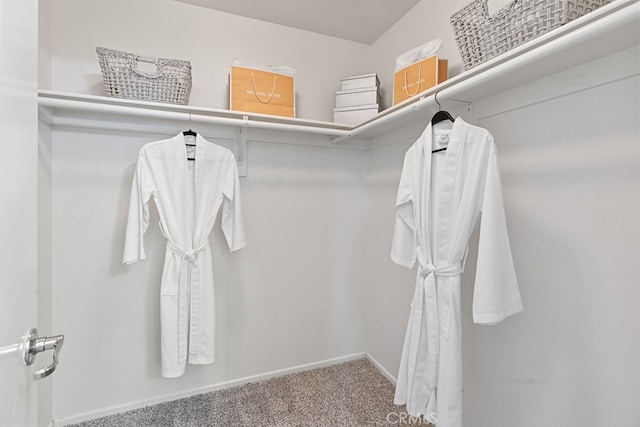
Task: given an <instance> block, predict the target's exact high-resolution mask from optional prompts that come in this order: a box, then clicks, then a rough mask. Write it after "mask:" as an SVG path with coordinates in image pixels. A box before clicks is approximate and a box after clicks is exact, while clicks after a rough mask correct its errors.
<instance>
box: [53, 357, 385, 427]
mask: <svg viewBox="0 0 640 427" xmlns="http://www.w3.org/2000/svg"><path fill="white" fill-rule="evenodd" d="M364 358H369V356H368V355H367V354H366V353H364V352H362V353H354V354H349V355H346V356H340V357H335V358H333V359H326V360H320V361H318V362H312V363H307V364H304V365H297V366H292V367H290V368H285V369H278V370H275V371H270V372H265V373H262V374H257V375H251V376H248V377H243V378H238V379H235V380H231V381H224V382H221V383H217V384H213V385H210V386H206V387H200V388H195V389H192V390H187V391H183V392H180V393H174V394H167V395H164V396H158V397H156V398H153V399H148V400H138V401H135V402H130V403H127V404H124V405H117V406H112V407H109V408H105V409H101V410H98V411H91V412H84V413H81V414H77V415H73V416H70V417H64V418H61V419H58V420H53V421H52V423H51V424H50V427H60V426H67V425H70V424H76V423H81V422H84V421H89V420H93V419H96V418H101V417H106V416H109V415H114V414H119V413H122V412H126V411H131V410H134V409H140V408H144V407H145V406H150V405H157V404H159V403H164V402H169V401H172V400H177V399H184V398H186V397H191V396H195V395H198V394H203V393H209V392H212V391H216V390H222V389H225V388H231V387H238V386H241V385H244V384H248V383H254V382H259V381H265V380H268V379H271V378H278V377H284V376H286V375H290V374H295V373H298V372H305V371H310V370H312V369H318V368H324V367H327V366H333V365H337V364H340V363H344V362H349V361H352V360H358V359H364ZM373 363H374V364H376V363H377V362H373ZM376 367H377V366H376ZM378 369H381V368H378ZM382 369H384V368H382ZM381 372H382V371H381ZM383 373H384V372H383Z"/></svg>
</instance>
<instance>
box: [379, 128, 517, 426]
mask: <svg viewBox="0 0 640 427" xmlns="http://www.w3.org/2000/svg"><path fill="white" fill-rule="evenodd" d="M443 127H444V128H445V129H441V128H443ZM435 128H436V129H438V130H436V131H434V127H432V125H431V124H429V125H428V126H427V128H426V129H425V131H424V132H423V134H422V135H421V136H420V138H419V139H418V140H417V141H416V142H415V143H414V144H413V145H412V146H411V147H410V148H409V150H408V151H407V153H406V155H405V158H404V165H403V169H402V174H401V178H400V185H399V188H398V195H397V200H396V219H395V227H394V236H393V244H392V251H391V258H392V260H393V261H394V262H396V263H397V264H399V265H402V266H404V267H407V268H413V267H414V266H415V265H416V263H417V265H418V272H417V277H416V286H415V292H414V296H413V300H412V304H411V312H410V315H409V324H408V326H407V332H406V337H405V342H404V347H403V351H402V358H401V362H400V371H399V373H398V382H397V386H396V394H395V400H394V402H395V403H396V404H397V405H402V404H406V407H407V411H408V412H409V414H410V415H413V416H419V415H423V416H424V417H425V419H426V420H428V421H431V422H435V421H437V425H438V427H462V357H461V316H460V277H461V273H462V271H463V270H464V264H465V259H466V254H467V243H468V241H469V237H470V235H471V232H472V231H473V229H474V226H475V223H476V221H477V220H478V217H480V215H481V217H482V219H481V226H480V242H479V248H478V261H477V263H478V265H477V271H476V278H475V288H474V294H473V320H474V322H475V323H479V324H484V325H490V324H495V323H498V322H500V321H501V320H503V319H505V318H506V317H508V316H510V315H512V314H514V313H517V312H519V311H522V302H521V300H520V293H519V290H518V283H517V280H516V274H515V270H514V266H513V260H512V256H511V248H510V245H509V237H508V235H507V227H506V221H505V214H504V207H503V201H502V191H501V185H500V172H499V168H498V162H497V157H496V146H495V144H494V141H493V137H492V135H491V134H490V133H489V132H488V131H487V130H485V129H482V128H479V127H477V126H473V125H470V124H468V123H466V122H464V121H463V120H462V119H460V118H458V119H456V120H455V123H453V124H452V123H451V122H448V121H447V122H440V123H438V124H436V125H435ZM446 128H448V129H446ZM447 140H448V142H447ZM439 142H442V144H439ZM441 145H445V146H447V147H448V148H447V150H446V151H441V152H437V153H432V152H431V151H432V149H436V148H440V146H441Z"/></svg>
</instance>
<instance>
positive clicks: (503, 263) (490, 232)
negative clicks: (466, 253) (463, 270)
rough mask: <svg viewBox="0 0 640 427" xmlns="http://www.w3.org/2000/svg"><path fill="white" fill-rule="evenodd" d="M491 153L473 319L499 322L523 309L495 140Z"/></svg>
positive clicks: (477, 321)
mask: <svg viewBox="0 0 640 427" xmlns="http://www.w3.org/2000/svg"><path fill="white" fill-rule="evenodd" d="M489 142H490V145H491V149H490V154H489V161H488V167H487V173H486V177H485V183H484V189H483V195H482V201H481V210H482V216H481V223H480V241H479V246H478V266H477V269H476V280H475V288H474V294H473V321H474V322H475V323H478V324H483V325H491V324H495V323H498V322H500V321H502V320H504V319H505V318H507V317H509V316H511V315H512V314H515V313H518V312H520V311H522V301H521V299H520V291H519V290H518V281H517V278H516V273H515V268H514V265H513V258H512V255H511V246H510V244H509V235H508V233H507V222H506V218H505V212H504V204H503V199H502V189H501V188H502V187H501V182H500V171H499V168H498V160H497V152H496V148H495V144H494V143H493V140H492V138H491V137H490V141H489Z"/></svg>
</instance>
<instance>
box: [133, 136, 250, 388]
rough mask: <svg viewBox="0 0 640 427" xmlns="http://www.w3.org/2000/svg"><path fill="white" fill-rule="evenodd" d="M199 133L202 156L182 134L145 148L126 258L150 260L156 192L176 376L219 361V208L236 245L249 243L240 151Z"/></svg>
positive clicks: (163, 306) (164, 320)
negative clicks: (147, 244) (213, 238)
mask: <svg viewBox="0 0 640 427" xmlns="http://www.w3.org/2000/svg"><path fill="white" fill-rule="evenodd" d="M193 139H194V140H195V145H196V146H195V150H191V151H195V161H188V160H187V148H188V147H186V145H185V136H184V135H183V134H182V133H180V134H178V135H176V136H174V137H173V138H170V139H165V140H162V141H157V142H152V143H149V144H146V145H144V146H143V147H142V148H141V149H140V153H139V157H138V163H137V165H136V171H135V175H134V177H133V184H132V186H131V200H130V204H129V217H128V222H127V231H126V235H125V245H124V257H123V262H124V263H126V264H130V263H133V262H136V261H139V260H143V259H145V258H146V255H145V248H144V239H143V235H144V233H145V231H146V229H147V227H148V225H149V200H150V199H151V197H153V198H154V201H155V205H156V207H157V209H158V214H159V217H160V229H161V231H162V233H163V235H164V236H165V238H166V239H167V245H166V251H165V261H164V269H163V272H162V282H161V285H160V293H161V298H160V301H161V302H160V317H161V365H162V368H161V374H162V376H164V377H169V378H170V377H178V376H181V375H183V374H184V372H185V365H186V362H187V361H188V362H189V363H190V364H207V363H213V361H214V353H215V346H214V339H215V337H214V333H215V316H214V307H215V301H214V288H213V264H212V259H211V249H210V247H209V235H210V234H211V231H212V230H213V227H214V224H215V222H216V218H217V215H218V211H219V210H220V208H222V219H221V227H222V231H223V233H224V236H225V238H226V240H227V244H228V246H229V250H230V251H231V252H233V251H236V250H238V249H240V248H242V247H244V246H245V245H246V241H245V233H244V228H243V224H242V219H241V207H240V185H239V180H238V171H237V165H236V160H235V158H234V156H233V153H232V152H231V151H229V150H228V149H226V148H224V147H221V146H219V145H216V144H213V143H210V142H208V141H207V140H205V139H204V138H203V137H202V136H200V135H199V134H198V135H197V136H196V137H195V138H193ZM192 155H194V153H191V154H189V156H190V157H191V156H192Z"/></svg>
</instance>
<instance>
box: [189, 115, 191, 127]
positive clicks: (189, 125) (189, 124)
mask: <svg viewBox="0 0 640 427" xmlns="http://www.w3.org/2000/svg"><path fill="white" fill-rule="evenodd" d="M189 130H191V113H189Z"/></svg>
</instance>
